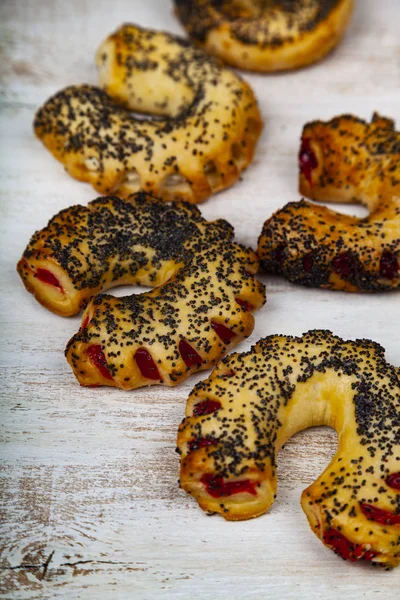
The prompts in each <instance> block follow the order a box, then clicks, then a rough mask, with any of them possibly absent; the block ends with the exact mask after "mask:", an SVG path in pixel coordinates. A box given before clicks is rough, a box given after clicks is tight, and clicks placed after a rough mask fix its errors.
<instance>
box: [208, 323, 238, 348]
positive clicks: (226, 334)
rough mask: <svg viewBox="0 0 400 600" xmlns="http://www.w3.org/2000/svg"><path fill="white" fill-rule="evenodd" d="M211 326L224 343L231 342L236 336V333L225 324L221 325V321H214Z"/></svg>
mask: <svg viewBox="0 0 400 600" xmlns="http://www.w3.org/2000/svg"><path fill="white" fill-rule="evenodd" d="M211 326H212V328H213V329H214V331H215V333H216V334H217V336H218V337H219V338H221V340H222V341H223V342H224V344H229V342H230V341H231V340H232V339H233V338H234V337H235V336H236V333H234V332H233V331H231V330H230V329H228V328H227V327H225V325H221V323H214V322H213V321H212V322H211Z"/></svg>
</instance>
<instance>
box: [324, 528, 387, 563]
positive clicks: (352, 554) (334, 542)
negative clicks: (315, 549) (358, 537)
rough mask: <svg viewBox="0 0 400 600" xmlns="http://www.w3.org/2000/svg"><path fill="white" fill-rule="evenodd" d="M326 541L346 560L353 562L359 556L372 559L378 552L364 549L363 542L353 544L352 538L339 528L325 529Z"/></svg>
mask: <svg viewBox="0 0 400 600" xmlns="http://www.w3.org/2000/svg"><path fill="white" fill-rule="evenodd" d="M324 542H325V543H326V544H327V545H328V546H330V547H331V548H333V549H334V551H335V553H336V554H338V555H339V556H341V557H342V558H343V559H344V560H350V561H351V562H355V561H356V560H358V559H359V558H363V559H364V560H372V559H373V558H374V557H375V556H377V553H376V552H373V551H372V550H367V551H364V548H363V545H362V544H352V543H351V542H350V540H348V539H347V537H345V536H344V535H343V534H342V533H340V531H338V530H337V529H328V531H325V533H324Z"/></svg>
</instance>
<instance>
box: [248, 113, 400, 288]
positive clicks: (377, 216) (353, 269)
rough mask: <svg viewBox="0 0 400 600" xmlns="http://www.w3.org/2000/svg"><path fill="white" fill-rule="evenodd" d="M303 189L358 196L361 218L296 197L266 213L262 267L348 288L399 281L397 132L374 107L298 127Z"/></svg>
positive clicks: (325, 197)
mask: <svg viewBox="0 0 400 600" xmlns="http://www.w3.org/2000/svg"><path fill="white" fill-rule="evenodd" d="M299 163H300V192H301V193H302V194H304V195H306V196H308V197H310V198H312V199H314V200H321V201H326V202H346V203H347V202H360V203H362V204H364V205H365V206H367V207H368V208H369V210H370V214H369V215H368V216H367V217H366V218H363V219H359V218H355V217H352V216H348V215H344V214H341V213H337V212H334V211H332V210H330V209H328V208H326V207H323V206H316V205H315V204H312V203H311V202H307V201H305V200H301V201H300V202H291V203H289V204H287V205H286V206H285V207H284V208H282V209H281V210H279V211H277V212H276V213H275V214H274V215H273V216H272V217H271V218H270V219H268V220H267V221H266V222H265V224H264V227H263V230H262V233H261V236H260V238H259V241H258V253H259V256H260V259H261V265H262V267H263V268H264V269H265V270H266V271H268V272H270V273H277V274H281V275H283V276H284V277H286V278H287V279H289V281H292V282H294V283H300V284H302V285H305V286H310V287H322V288H329V289H334V290H344V291H348V292H379V291H385V290H393V289H398V288H399V287H400V133H399V132H397V131H395V129H394V123H393V121H392V120H390V119H386V118H383V117H380V116H379V115H377V114H375V115H374V116H373V119H372V122H371V123H367V122H365V121H363V120H361V119H358V118H356V117H353V116H351V115H344V116H341V117H336V118H334V119H332V120H331V121H328V122H321V121H315V122H313V123H309V124H307V125H306V126H305V127H304V129H303V135H302V143H301V149H300V153H299Z"/></svg>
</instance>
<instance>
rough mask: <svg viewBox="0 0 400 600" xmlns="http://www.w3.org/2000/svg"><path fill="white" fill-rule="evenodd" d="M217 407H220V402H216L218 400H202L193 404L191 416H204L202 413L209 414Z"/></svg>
mask: <svg viewBox="0 0 400 600" xmlns="http://www.w3.org/2000/svg"><path fill="white" fill-rule="evenodd" d="M219 408H221V402H218V400H203V401H202V402H198V403H197V404H196V405H195V406H194V408H193V416H194V417H204V415H211V413H213V412H215V411H216V410H218V409H219Z"/></svg>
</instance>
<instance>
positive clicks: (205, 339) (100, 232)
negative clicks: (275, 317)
mask: <svg viewBox="0 0 400 600" xmlns="http://www.w3.org/2000/svg"><path fill="white" fill-rule="evenodd" d="M18 268H19V271H20V274H21V276H22V278H23V280H24V283H25V285H26V287H27V288H28V290H29V291H33V292H34V294H35V296H36V298H37V299H38V300H39V301H40V302H42V303H43V304H44V305H45V306H46V307H47V308H50V309H51V310H53V311H55V312H58V313H60V314H74V313H76V312H77V311H79V309H80V308H81V307H82V306H85V305H86V304H87V302H88V300H89V298H91V297H92V296H93V295H94V294H95V293H96V291H98V290H99V289H105V288H107V287H112V286H115V285H119V284H122V283H136V284H140V285H148V286H152V287H153V286H154V289H153V290H151V291H148V292H144V293H142V294H133V295H129V296H124V297H114V296H110V295H106V294H101V295H94V297H93V298H92V300H91V301H90V302H89V303H88V305H87V308H86V310H85V312H84V313H83V316H82V325H81V329H80V331H79V332H78V333H76V334H75V335H74V336H73V338H72V339H71V340H70V342H69V344H68V346H67V350H66V356H67V360H68V362H69V363H70V365H71V366H72V368H73V370H74V373H75V375H76V377H77V378H78V380H79V382H80V383H81V384H82V385H91V386H95V385H96V386H97V385H109V386H115V387H120V388H123V389H133V388H136V387H140V386H142V385H155V384H160V383H161V384H163V385H169V386H174V385H177V384H178V383H179V382H180V381H182V380H184V379H186V378H187V377H188V376H189V375H190V374H191V373H193V372H195V371H199V370H204V369H207V368H210V366H212V365H214V364H215V363H216V362H217V361H218V360H219V359H220V358H221V356H222V355H223V354H225V352H226V351H227V350H228V349H229V348H232V347H233V346H235V345H236V344H238V343H239V342H240V341H241V340H242V339H244V338H245V337H247V336H248V335H250V333H251V332H252V331H253V328H254V317H253V315H252V312H254V311H256V310H258V309H260V308H261V307H262V306H263V304H264V303H265V288H264V286H263V285H262V284H261V283H260V282H259V281H257V280H256V279H255V277H254V274H255V273H256V272H257V270H258V260H257V257H256V255H255V253H254V252H253V251H252V250H250V249H247V248H245V247H244V246H241V245H239V244H236V243H235V242H233V229H232V227H231V226H230V225H229V224H228V223H227V222H226V221H223V220H220V221H214V222H207V221H205V219H203V218H202V217H201V214H200V212H199V210H198V209H197V208H196V207H194V206H192V205H190V204H185V203H176V204H172V205H166V204H164V203H163V202H162V201H160V200H157V199H155V198H151V197H149V196H148V195H146V194H144V193H140V194H137V195H135V196H134V197H132V198H131V199H130V201H129V202H126V201H124V200H121V199H118V198H115V197H106V198H99V199H98V200H95V201H93V202H91V203H90V204H89V206H88V207H83V206H75V207H72V208H70V209H67V210H66V211H62V212H61V213H60V214H59V215H57V216H56V217H54V219H52V221H50V223H49V225H48V227H47V228H45V229H44V230H42V231H41V232H38V233H37V234H35V236H34V237H33V238H32V240H31V243H30V245H29V246H28V248H27V250H26V251H25V253H24V256H23V258H22V259H21V261H20V262H19V265H18ZM39 268H40V269H41V270H42V271H47V272H48V273H50V275H48V276H47V281H43V280H40V279H39V278H38V276H37V271H38V269H39ZM51 276H52V277H53V278H57V279H56V283H55V282H54V281H51ZM60 288H61V289H60Z"/></svg>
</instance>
